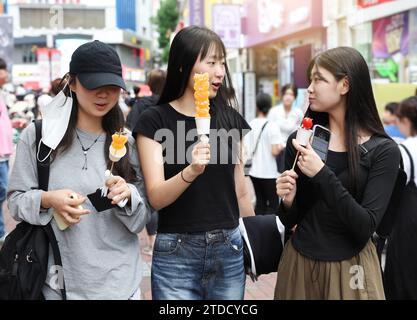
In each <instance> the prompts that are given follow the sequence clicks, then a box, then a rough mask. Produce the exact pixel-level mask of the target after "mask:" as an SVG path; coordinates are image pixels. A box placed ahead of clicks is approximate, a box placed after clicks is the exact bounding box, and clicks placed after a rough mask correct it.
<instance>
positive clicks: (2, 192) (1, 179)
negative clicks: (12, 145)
mask: <svg viewBox="0 0 417 320" xmlns="http://www.w3.org/2000/svg"><path fill="white" fill-rule="evenodd" d="M8 174H9V162H8V161H0V237H2V236H3V235H4V220H3V202H4V200H6V192H7V177H8Z"/></svg>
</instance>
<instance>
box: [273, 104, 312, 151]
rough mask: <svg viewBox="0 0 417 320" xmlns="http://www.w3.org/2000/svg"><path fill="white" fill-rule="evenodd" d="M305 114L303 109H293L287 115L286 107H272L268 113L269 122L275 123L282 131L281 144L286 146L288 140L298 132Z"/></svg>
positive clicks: (280, 105) (281, 105)
mask: <svg viewBox="0 0 417 320" xmlns="http://www.w3.org/2000/svg"><path fill="white" fill-rule="evenodd" d="M303 116H304V115H303V112H302V111H301V109H299V108H296V107H292V108H291V111H290V112H289V113H288V114H286V113H285V109H284V105H283V104H282V103H281V104H279V105H277V106H275V107H272V108H271V109H270V110H269V112H268V120H271V121H274V122H275V123H276V124H277V125H278V127H279V129H280V131H281V136H282V140H281V142H280V143H281V144H282V145H284V146H285V145H286V144H287V139H288V137H289V136H290V134H291V133H293V132H294V131H296V130H297V129H298V127H299V126H300V125H301V121H303Z"/></svg>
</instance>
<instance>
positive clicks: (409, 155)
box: [399, 144, 414, 181]
mask: <svg viewBox="0 0 417 320" xmlns="http://www.w3.org/2000/svg"><path fill="white" fill-rule="evenodd" d="M399 146H400V147H402V148H403V149H404V150H405V152H406V153H407V155H408V158H410V167H411V176H410V181H414V163H413V157H412V156H411V153H410V150H408V149H407V147H406V146H405V145H403V144H399Z"/></svg>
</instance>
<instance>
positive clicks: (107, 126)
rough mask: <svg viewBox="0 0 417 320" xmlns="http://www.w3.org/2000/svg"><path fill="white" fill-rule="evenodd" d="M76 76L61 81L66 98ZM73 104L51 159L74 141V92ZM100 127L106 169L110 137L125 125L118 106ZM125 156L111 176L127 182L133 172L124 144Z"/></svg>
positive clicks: (107, 115) (75, 97) (76, 116)
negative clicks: (60, 139)
mask: <svg viewBox="0 0 417 320" xmlns="http://www.w3.org/2000/svg"><path fill="white" fill-rule="evenodd" d="M75 78H76V76H75V75H74V74H70V73H67V74H66V75H65V76H64V77H63V78H62V80H61V83H60V88H61V89H63V87H64V86H65V84H66V83H68V85H67V86H66V87H65V89H64V94H65V96H66V97H69V96H70V90H71V89H70V87H69V85H70V84H72V83H73V82H74V81H75ZM71 95H72V98H73V103H72V109H71V116H70V120H69V123H68V128H67V131H66V132H65V135H64V137H63V139H62V141H61V142H60V143H59V145H58V147H57V148H56V150H55V151H54V152H53V153H52V159H53V158H55V157H56V156H58V155H59V154H62V153H64V152H65V151H66V150H67V149H68V148H69V147H70V146H71V145H72V144H73V142H74V139H75V130H76V125H77V119H78V100H77V96H76V94H75V92H71ZM101 125H102V127H103V130H104V132H105V133H106V142H105V147H104V150H103V151H104V157H105V159H108V160H107V168H110V166H111V161H110V159H109V147H110V144H111V142H112V138H111V136H112V135H113V134H114V133H115V132H118V131H120V130H123V128H124V125H125V120H124V116H123V112H122V110H121V109H120V106H119V104H118V103H117V104H116V105H115V106H114V107H113V108H112V109H111V110H110V111H109V112H108V113H107V114H106V115H105V116H104V117H103V118H102V121H101ZM126 149H127V152H126V155H127V156H125V157H123V158H121V159H120V161H118V162H116V163H115V165H114V167H113V174H114V175H119V176H121V177H122V178H124V179H125V180H126V181H129V180H130V179H131V178H132V177H133V175H134V171H133V169H132V167H131V165H130V163H129V146H128V144H126Z"/></svg>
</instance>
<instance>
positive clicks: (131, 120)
mask: <svg viewBox="0 0 417 320" xmlns="http://www.w3.org/2000/svg"><path fill="white" fill-rule="evenodd" d="M165 78H166V72H165V71H164V70H161V69H153V70H151V71H150V72H149V74H148V80H147V82H146V83H147V85H148V86H149V89H151V92H152V95H151V96H149V97H146V96H145V97H137V98H136V99H135V101H134V103H133V105H132V110H131V111H130V112H129V114H128V115H127V118H126V126H127V127H128V128H129V129H130V130H132V129H133V128H135V125H136V123H137V122H138V119H139V116H140V114H141V113H142V112H143V111H145V109H146V108H148V107H152V106H155V105H157V103H158V100H159V96H160V94H161V92H162V89H163V88H164V83H165Z"/></svg>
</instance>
